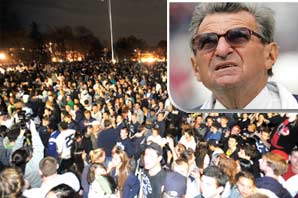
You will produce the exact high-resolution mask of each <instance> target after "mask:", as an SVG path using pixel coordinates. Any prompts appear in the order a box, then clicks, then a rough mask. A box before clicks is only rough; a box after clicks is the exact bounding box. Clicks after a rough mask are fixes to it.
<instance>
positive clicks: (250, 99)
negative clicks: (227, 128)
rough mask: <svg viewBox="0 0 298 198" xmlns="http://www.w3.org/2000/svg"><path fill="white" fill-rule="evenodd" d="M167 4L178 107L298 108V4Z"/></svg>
mask: <svg viewBox="0 0 298 198" xmlns="http://www.w3.org/2000/svg"><path fill="white" fill-rule="evenodd" d="M168 4H169V6H168V12H169V13H168V14H169V17H168V19H169V21H168V24H169V25H168V31H169V34H168V41H169V56H168V57H169V58H168V59H169V60H168V61H169V66H168V72H169V83H168V91H169V94H170V97H171V99H172V101H173V103H174V104H175V105H176V107H178V108H179V109H181V110H183V111H186V112H197V111H204V110H205V111H210V110H229V111H231V110H237V111H249V110H251V111H253V110H260V109H262V110H265V111H266V110H271V111H272V110H297V109H298V103H297V100H298V97H297V95H298V86H297V81H298V80H297V77H296V74H297V73H298V67H297V62H298V23H296V21H297V20H298V12H297V9H298V3H244V2H221V3H211V2H210V3H206V2H177V1H168Z"/></svg>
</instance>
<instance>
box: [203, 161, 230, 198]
mask: <svg viewBox="0 0 298 198" xmlns="http://www.w3.org/2000/svg"><path fill="white" fill-rule="evenodd" d="M227 181H228V177H227V176H226V175H225V173H223V172H222V171H221V170H220V169H219V168H218V167H216V166H208V167H207V168H205V169H204V171H203V174H202V176H201V195H200V197H202V198H220V197H221V194H222V192H223V191H224V188H225V185H226V182H227Z"/></svg>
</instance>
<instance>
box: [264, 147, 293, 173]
mask: <svg viewBox="0 0 298 198" xmlns="http://www.w3.org/2000/svg"><path fill="white" fill-rule="evenodd" d="M263 158H265V160H266V163H267V166H269V167H270V168H272V170H273V173H274V174H275V175H277V176H279V175H282V174H284V173H285V172H287V170H288V163H287V161H286V160H285V159H284V158H283V157H282V156H280V155H279V154H276V153H272V152H268V153H265V154H264V155H263Z"/></svg>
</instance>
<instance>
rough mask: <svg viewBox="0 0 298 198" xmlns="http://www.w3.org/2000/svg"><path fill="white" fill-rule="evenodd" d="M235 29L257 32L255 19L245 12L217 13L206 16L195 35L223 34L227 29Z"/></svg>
mask: <svg viewBox="0 0 298 198" xmlns="http://www.w3.org/2000/svg"><path fill="white" fill-rule="evenodd" d="M236 27H247V28H249V29H252V30H257V23H256V19H255V17H254V16H253V15H252V14H251V13H249V12H247V11H239V12H235V13H227V12H218V13H212V14H208V15H207V16H206V17H205V18H204V19H203V21H202V23H201V24H200V25H199V27H198V29H197V33H196V34H199V33H206V32H216V33H218V34H224V33H225V32H227V31H228V30H229V29H232V28H236Z"/></svg>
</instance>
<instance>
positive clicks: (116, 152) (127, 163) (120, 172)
mask: <svg viewBox="0 0 298 198" xmlns="http://www.w3.org/2000/svg"><path fill="white" fill-rule="evenodd" d="M112 156H113V159H112V161H111V163H110V164H109V166H108V170H107V171H108V173H111V175H112V176H114V178H115V181H116V183H117V188H118V197H122V198H130V197H135V196H137V195H138V193H139V190H140V182H139V180H138V178H137V177H136V176H135V175H134V172H133V167H132V162H131V159H129V157H128V156H127V154H126V152H125V151H124V149H123V148H122V147H121V146H118V145H116V146H115V147H114V148H113V150H112Z"/></svg>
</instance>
